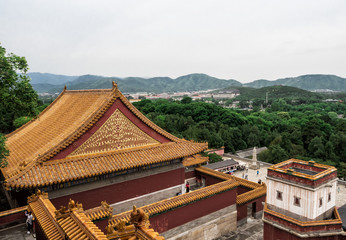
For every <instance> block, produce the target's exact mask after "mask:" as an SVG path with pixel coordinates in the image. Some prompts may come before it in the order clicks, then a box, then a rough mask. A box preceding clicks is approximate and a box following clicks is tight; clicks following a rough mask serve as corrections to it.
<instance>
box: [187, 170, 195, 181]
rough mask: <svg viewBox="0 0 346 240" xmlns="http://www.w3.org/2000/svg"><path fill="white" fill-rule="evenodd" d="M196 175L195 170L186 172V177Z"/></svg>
mask: <svg viewBox="0 0 346 240" xmlns="http://www.w3.org/2000/svg"><path fill="white" fill-rule="evenodd" d="M194 177H196V172H195V171H190V172H185V179H189V178H194Z"/></svg>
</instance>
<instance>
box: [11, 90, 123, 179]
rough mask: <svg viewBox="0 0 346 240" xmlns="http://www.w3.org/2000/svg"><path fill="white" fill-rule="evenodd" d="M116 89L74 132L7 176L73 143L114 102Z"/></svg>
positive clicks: (47, 157)
mask: <svg viewBox="0 0 346 240" xmlns="http://www.w3.org/2000/svg"><path fill="white" fill-rule="evenodd" d="M116 90H117V89H116V88H113V89H112V90H111V91H110V93H113V94H111V95H110V96H108V97H107V98H108V99H107V100H106V101H105V102H104V104H103V105H102V106H100V107H99V108H98V110H97V111H95V113H94V114H92V115H91V116H90V117H89V118H88V119H86V120H85V121H84V123H83V124H82V125H81V126H80V127H79V128H78V130H77V131H76V132H73V133H72V134H70V136H68V137H66V138H65V139H64V140H62V141H61V142H60V143H59V144H58V145H56V146H55V147H54V148H53V149H50V150H48V151H47V152H45V153H44V154H42V155H39V156H38V157H36V158H35V159H33V161H31V162H30V163H28V164H27V165H25V167H24V169H22V170H19V171H18V170H17V171H15V172H14V173H13V174H8V176H9V178H14V177H16V176H17V175H19V174H21V173H22V174H23V173H26V172H27V171H29V170H30V169H31V167H33V166H35V165H37V164H39V163H42V162H44V161H46V160H48V159H49V158H51V157H53V156H55V155H56V154H57V153H59V152H60V151H61V150H62V149H64V148H66V147H67V146H69V145H70V144H71V143H73V142H74V141H75V140H76V139H78V138H79V137H80V136H82V135H83V134H84V133H85V132H86V131H87V130H88V129H90V128H91V126H92V125H90V123H92V122H94V123H95V122H97V121H98V120H99V119H100V118H101V117H102V116H103V115H104V113H105V112H106V111H107V110H108V109H109V108H110V107H111V105H112V104H113V103H114V101H115V100H116V99H117V94H116ZM66 91H67V90H66V89H65V88H64V90H63V91H62V93H61V94H60V95H59V97H58V98H61V97H62V96H63V95H64V94H65V93H66ZM58 98H56V99H55V100H54V102H53V103H54V104H55V103H56V102H57V100H58ZM53 103H52V104H50V105H49V106H48V107H47V108H46V109H45V110H44V111H43V112H42V113H41V114H40V115H39V116H41V115H42V114H43V113H44V112H46V111H47V110H48V109H49V108H51V107H52V106H54V104H53ZM35 120H36V119H35Z"/></svg>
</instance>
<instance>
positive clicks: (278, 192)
mask: <svg viewBox="0 0 346 240" xmlns="http://www.w3.org/2000/svg"><path fill="white" fill-rule="evenodd" d="M276 199H278V200H282V192H280V191H276Z"/></svg>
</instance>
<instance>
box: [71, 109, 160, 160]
mask: <svg viewBox="0 0 346 240" xmlns="http://www.w3.org/2000/svg"><path fill="white" fill-rule="evenodd" d="M159 143H160V142H158V141H156V140H155V139H154V138H152V137H150V136H149V135H148V134H146V133H145V132H143V131H142V130H141V129H140V128H138V127H137V126H136V125H135V124H134V123H132V122H131V121H130V120H129V119H128V118H127V117H126V116H125V115H124V114H123V113H122V112H121V111H120V110H119V109H116V110H115V111H114V113H113V114H112V115H111V116H110V117H109V118H108V119H107V121H106V122H105V123H104V124H103V125H102V126H101V127H100V128H99V129H98V130H97V131H96V132H95V133H94V134H93V135H92V136H91V137H90V138H89V139H88V140H87V141H85V142H84V143H83V144H82V145H81V146H80V147H78V148H77V149H76V150H75V151H74V152H72V153H71V154H70V156H74V155H80V154H89V153H97V152H105V151H114V150H119V149H125V148H133V147H140V146H148V145H153V144H159Z"/></svg>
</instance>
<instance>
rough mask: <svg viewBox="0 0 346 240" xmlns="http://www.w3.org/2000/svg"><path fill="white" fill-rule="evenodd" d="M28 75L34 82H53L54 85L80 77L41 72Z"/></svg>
mask: <svg viewBox="0 0 346 240" xmlns="http://www.w3.org/2000/svg"><path fill="white" fill-rule="evenodd" d="M28 76H29V77H30V78H31V83H32V84H39V83H43V84H52V85H59V84H63V83H66V82H70V81H73V80H75V79H77V78H78V76H66V75H57V74H51V73H39V72H31V73H28Z"/></svg>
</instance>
